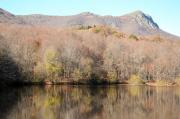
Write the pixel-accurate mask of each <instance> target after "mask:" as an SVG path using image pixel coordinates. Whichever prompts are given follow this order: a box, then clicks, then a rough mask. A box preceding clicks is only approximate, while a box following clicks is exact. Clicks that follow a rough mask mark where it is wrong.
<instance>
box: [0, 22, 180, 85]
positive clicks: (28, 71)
mask: <svg viewBox="0 0 180 119" xmlns="http://www.w3.org/2000/svg"><path fill="white" fill-rule="evenodd" d="M100 28H101V27H100ZM100 28H98V32H93V31H94V27H93V28H89V29H86V30H77V29H70V28H64V29H60V28H53V27H40V26H39V27H32V26H16V25H8V27H7V25H3V24H1V25H0V42H1V43H0V62H4V63H5V62H6V64H8V63H10V61H11V63H12V64H13V65H11V63H10V65H5V66H3V65H4V63H0V67H4V68H1V72H0V73H1V75H2V74H3V76H4V75H8V76H10V75H9V74H8V72H7V73H5V72H4V70H8V69H10V70H12V72H11V73H10V74H11V75H12V76H14V77H15V78H14V79H15V80H17V79H18V80H21V81H24V80H25V81H33V82H34V81H37V82H38V81H42V80H51V81H54V82H61V81H94V82H101V81H106V82H119V81H122V80H127V79H129V78H130V77H131V76H137V77H139V78H141V79H143V80H162V79H163V80H173V79H177V78H178V77H179V76H180V48H179V47H180V41H173V40H166V39H162V38H161V40H157V41H156V40H155V38H154V37H148V39H149V40H148V39H147V38H143V37H138V36H134V37H135V38H134V39H133V37H129V36H132V35H129V36H128V35H124V34H123V37H117V34H121V36H122V33H120V32H111V29H110V28H107V29H106V27H103V32H101V29H100ZM114 34H116V35H114ZM137 39H138V40H137ZM4 56H6V58H3V57H4ZM7 59H8V60H7ZM11 66H13V68H10V67H11ZM2 70H3V71H2ZM14 71H15V72H14ZM4 73H5V74H4ZM17 76H18V78H17ZM6 79H8V78H6Z"/></svg>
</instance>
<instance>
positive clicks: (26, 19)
mask: <svg viewBox="0 0 180 119" xmlns="http://www.w3.org/2000/svg"><path fill="white" fill-rule="evenodd" d="M0 23H13V24H23V25H32V26H37V25H39V26H53V27H78V26H94V25H106V26H111V27H114V28H117V29H118V30H119V31H122V32H125V33H128V34H135V35H142V36H144V35H155V34H158V35H160V36H162V37H163V36H164V37H168V38H172V39H179V37H178V36H175V35H172V34H170V33H167V32H165V31H163V30H161V29H160V27H159V26H158V24H157V23H156V22H155V21H154V20H153V18H152V17H151V16H150V15H147V14H145V13H144V12H142V11H140V10H138V11H134V12H132V13H129V14H125V15H122V16H112V15H104V16H101V15H98V14H94V13H91V12H83V13H80V14H76V15H70V16H51V15H42V14H32V15H14V14H12V13H10V12H7V11H5V10H3V9H1V8H0Z"/></svg>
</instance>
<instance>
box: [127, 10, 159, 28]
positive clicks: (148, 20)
mask: <svg viewBox="0 0 180 119" xmlns="http://www.w3.org/2000/svg"><path fill="white" fill-rule="evenodd" d="M129 16H131V17H132V18H133V19H135V20H136V22H137V23H138V24H139V25H141V26H145V27H147V28H148V29H149V30H158V29H159V26H158V25H157V23H155V22H154V20H153V19H152V17H151V16H150V15H147V14H145V13H143V12H142V11H135V12H133V13H131V14H129Z"/></svg>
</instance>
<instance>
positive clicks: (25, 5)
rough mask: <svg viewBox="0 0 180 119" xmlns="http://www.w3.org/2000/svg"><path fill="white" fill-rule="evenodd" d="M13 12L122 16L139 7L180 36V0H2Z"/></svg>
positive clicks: (1, 5) (4, 5) (0, 6)
mask: <svg viewBox="0 0 180 119" xmlns="http://www.w3.org/2000/svg"><path fill="white" fill-rule="evenodd" d="M0 8H2V9H5V10H7V11H9V12H11V13H13V14H17V15H24V14H47V15H73V14H78V13H81V12H87V11H89V12H93V13H96V14H100V15H115V16H121V15H123V14H126V13H130V12H133V11H136V10H141V11H143V12H145V13H147V14H149V15H151V16H152V17H153V19H154V21H155V22H157V23H158V25H159V26H160V28H161V29H163V30H165V31H168V32H170V33H173V34H176V35H178V36H180V0H0Z"/></svg>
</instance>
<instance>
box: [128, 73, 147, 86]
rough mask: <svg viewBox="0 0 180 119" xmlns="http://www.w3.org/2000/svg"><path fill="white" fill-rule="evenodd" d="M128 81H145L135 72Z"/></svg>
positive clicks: (137, 82)
mask: <svg viewBox="0 0 180 119" xmlns="http://www.w3.org/2000/svg"><path fill="white" fill-rule="evenodd" d="M128 83H129V84H143V83H144V82H143V80H142V79H141V78H140V76H139V75H137V74H133V75H131V77H130V78H129V80H128Z"/></svg>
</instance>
